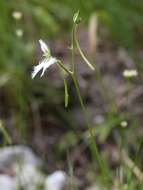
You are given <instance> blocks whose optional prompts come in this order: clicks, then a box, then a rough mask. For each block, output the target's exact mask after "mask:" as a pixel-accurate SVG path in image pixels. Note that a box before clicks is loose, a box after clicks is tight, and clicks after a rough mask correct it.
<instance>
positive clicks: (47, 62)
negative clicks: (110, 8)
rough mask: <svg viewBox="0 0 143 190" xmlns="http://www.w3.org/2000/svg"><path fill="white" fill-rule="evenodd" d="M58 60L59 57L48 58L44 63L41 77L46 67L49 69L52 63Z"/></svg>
mask: <svg viewBox="0 0 143 190" xmlns="http://www.w3.org/2000/svg"><path fill="white" fill-rule="evenodd" d="M56 62H57V59H56V58H54V57H51V58H50V59H46V60H45V61H44V64H43V71H42V73H41V77H42V76H43V75H44V73H45V71H46V69H48V68H49V67H50V66H51V65H53V64H54V63H56Z"/></svg>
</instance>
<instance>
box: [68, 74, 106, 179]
mask: <svg viewBox="0 0 143 190" xmlns="http://www.w3.org/2000/svg"><path fill="white" fill-rule="evenodd" d="M71 76H72V80H73V83H74V86H75V89H76V93H77V96H78V99H79V102H80V105H81V108H82V111H83V114H84V116H85V121H86V125H87V127H88V130H89V134H90V138H89V144H90V148H91V152H92V153H93V157H94V159H96V160H97V162H98V164H99V166H100V168H101V171H102V173H103V174H104V176H105V177H108V175H107V174H108V173H107V169H106V166H105V164H104V162H103V161H102V159H101V157H100V155H99V151H98V148H97V144H96V142H95V140H94V134H93V131H92V128H91V126H90V122H89V115H88V113H87V111H86V108H85V105H84V102H83V99H82V96H81V93H80V89H79V85H78V82H77V78H76V75H75V74H72V75H71Z"/></svg>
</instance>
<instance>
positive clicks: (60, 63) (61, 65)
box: [57, 60, 73, 75]
mask: <svg viewBox="0 0 143 190" xmlns="http://www.w3.org/2000/svg"><path fill="white" fill-rule="evenodd" d="M57 63H58V65H59V66H60V67H61V68H62V69H63V70H64V71H65V72H66V73H67V74H69V75H71V74H73V72H72V71H70V70H69V69H68V68H66V66H65V65H64V64H63V63H62V62H61V61H60V60H58V62H57Z"/></svg>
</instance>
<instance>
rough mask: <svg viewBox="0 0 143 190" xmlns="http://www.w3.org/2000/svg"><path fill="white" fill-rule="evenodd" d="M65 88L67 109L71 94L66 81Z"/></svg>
mask: <svg viewBox="0 0 143 190" xmlns="http://www.w3.org/2000/svg"><path fill="white" fill-rule="evenodd" d="M64 88H65V107H66V108H67V107H68V102H69V94H68V86H67V81H66V80H65V79H64Z"/></svg>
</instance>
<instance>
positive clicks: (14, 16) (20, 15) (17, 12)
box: [12, 11, 22, 20]
mask: <svg viewBox="0 0 143 190" xmlns="http://www.w3.org/2000/svg"><path fill="white" fill-rule="evenodd" d="M12 16H13V18H14V19H16V20H20V19H21V18H22V13H21V12H20V11H14V12H13V13H12Z"/></svg>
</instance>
